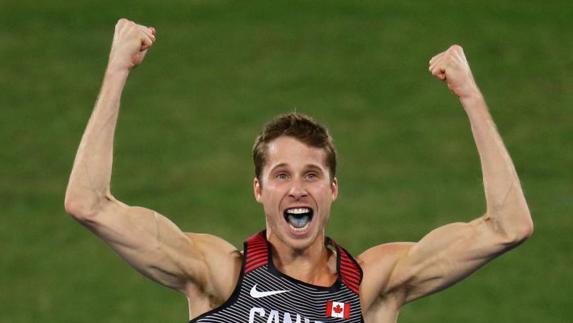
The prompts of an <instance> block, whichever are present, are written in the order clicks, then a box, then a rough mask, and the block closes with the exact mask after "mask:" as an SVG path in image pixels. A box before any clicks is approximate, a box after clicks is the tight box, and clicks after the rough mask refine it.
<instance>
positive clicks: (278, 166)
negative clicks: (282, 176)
mask: <svg viewBox="0 0 573 323" xmlns="http://www.w3.org/2000/svg"><path fill="white" fill-rule="evenodd" d="M281 167H288V164H287V163H280V164H278V165H276V166H275V167H273V168H272V169H271V170H270V173H272V172H274V171H275V170H276V169H277V168H281ZM304 168H305V170H306V169H312V170H315V171H319V172H321V173H322V172H323V170H322V168H321V167H320V166H317V165H315V164H307V165H305V166H304Z"/></svg>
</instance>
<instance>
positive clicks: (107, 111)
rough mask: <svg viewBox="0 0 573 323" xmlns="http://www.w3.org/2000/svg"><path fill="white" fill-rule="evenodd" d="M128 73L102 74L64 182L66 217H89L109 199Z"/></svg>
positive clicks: (112, 72)
mask: <svg viewBox="0 0 573 323" xmlns="http://www.w3.org/2000/svg"><path fill="white" fill-rule="evenodd" d="M128 73H129V71H128V70H127V69H114V68H110V67H108V69H107V70H106V73H105V76H104V79H103V83H102V87H101V90H100V94H99V96H98V99H97V102H96V104H95V107H94V110H93V112H92V115H91V117H90V119H89V121H88V124H87V127H86V129H85V131H84V134H83V136H82V139H81V142H80V146H79V148H78V151H77V154H76V158H75V161H74V166H73V169H72V173H71V175H70V180H69V182H68V188H67V191H66V202H65V205H66V210H67V211H68V212H69V213H74V214H77V213H79V214H81V215H89V214H93V213H95V212H97V210H98V208H100V207H101V203H102V201H104V200H105V199H106V197H108V198H109V197H110V196H111V195H110V192H109V190H110V182H111V172H112V162H113V142H114V135H115V128H116V124H117V117H118V114H119V107H120V99H121V94H122V92H123V88H124V86H125V82H126V81H127V76H128ZM79 214H78V215H79Z"/></svg>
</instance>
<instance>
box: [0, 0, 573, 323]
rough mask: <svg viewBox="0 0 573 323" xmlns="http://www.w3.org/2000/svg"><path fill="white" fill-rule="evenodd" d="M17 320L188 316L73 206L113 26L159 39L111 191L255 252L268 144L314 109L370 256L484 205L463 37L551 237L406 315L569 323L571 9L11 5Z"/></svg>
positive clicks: (6, 216) (4, 59) (131, 93)
mask: <svg viewBox="0 0 573 323" xmlns="http://www.w3.org/2000/svg"><path fill="white" fill-rule="evenodd" d="M0 8H1V9H0V107H1V109H2V114H1V115H2V118H1V128H0V140H1V141H0V143H1V144H2V149H1V150H0V154H1V155H0V157H1V158H0V178H1V181H0V197H1V207H2V215H1V216H0V322H2V323H23V322H33V321H36V322H40V321H42V322H142V323H143V322H185V321H186V320H187V307H186V306H187V305H186V300H185V298H184V297H182V296H180V295H179V294H177V293H175V292H172V291H170V290H167V289H165V288H163V287H160V286H159V285H156V284H153V283H151V282H150V281H148V280H147V279H145V278H143V277H142V276H140V275H139V274H137V273H136V272H134V271H133V270H132V269H131V268H130V267H129V266H127V265H126V264H124V263H123V262H122V261H121V260H120V259H119V258H118V257H117V256H115V255H114V254H113V253H112V252H111V250H110V249H109V248H108V247H107V246H105V245H104V244H103V243H102V242H101V241H99V240H98V239H97V238H95V237H94V236H92V234H91V233H89V232H88V231H87V230H85V229H84V228H83V227H82V226H80V225H78V224H77V223H75V222H74V221H73V220H72V219H71V218H70V217H68V216H67V215H66V214H65V212H64V209H63V201H64V192H65V187H66V183H67V179H68V176H69V172H70V169H71V166H72V162H73V158H74V155H75V151H76V149H77V146H78V144H79V141H80V138H81V134H82V132H83V129H84V127H85V124H86V122H87V120H88V117H89V115H90V112H91V109H92V106H93V103H94V101H95V99H96V96H97V93H98V90H99V85H100V81H101V78H102V73H103V70H104V68H105V65H106V59H107V54H108V50H109V46H110V40H111V36H112V33H113V27H114V24H115V21H116V20H117V18H119V17H129V18H131V19H133V20H136V21H139V22H142V23H145V24H148V25H153V26H155V27H156V28H157V30H158V41H157V43H156V45H155V47H154V48H153V49H152V50H151V51H150V53H149V55H148V57H147V58H146V61H145V62H144V64H143V66H141V67H140V68H138V69H136V70H135V71H134V72H133V74H132V76H131V78H130V80H129V82H128V86H127V89H126V91H125V95H124V98H123V105H122V112H121V115H120V120H119V126H118V131H117V137H116V154H115V164H114V176H113V181H112V183H113V187H112V190H113V192H114V194H115V195H116V196H117V197H118V198H119V199H121V200H123V201H125V202H126V203H129V204H132V205H142V206H146V207H150V208H153V209H156V210H158V211H160V212H161V213H163V214H166V215H167V216H169V217H170V218H171V219H173V221H175V222H176V223H177V224H178V225H179V226H180V227H181V228H183V229H184V230H186V231H195V232H209V233H213V234H216V235H219V236H221V237H224V238H226V239H228V240H229V241H230V242H231V243H233V244H234V245H236V246H238V247H240V243H241V241H242V239H243V238H245V237H247V236H248V235H250V234H251V233H253V232H255V231H257V230H259V229H261V228H262V227H263V223H264V222H263V215H262V213H261V208H260V207H259V206H258V205H257V204H256V203H255V201H254V199H253V197H252V193H251V179H252V176H253V170H252V166H251V160H250V147H251V145H252V142H253V139H254V137H255V136H256V134H257V133H258V131H259V130H260V129H261V126H262V124H263V123H264V122H265V121H267V120H269V119H270V118H271V117H273V116H275V115H276V114H278V113H283V112H289V111H294V110H296V111H299V112H304V113H308V114H311V115H313V116H314V117H316V118H317V119H319V120H321V121H323V122H324V123H326V124H327V125H328V126H329V127H330V130H331V132H332V133H333V135H334V137H335V142H336V144H337V148H338V151H339V154H340V156H339V160H340V161H339V175H338V178H339V181H340V190H341V192H340V196H339V200H338V201H337V202H336V203H335V205H334V208H333V212H332V216H331V222H330V225H329V229H328V232H329V235H331V236H333V237H335V238H336V239H337V241H339V242H340V243H341V244H342V245H345V246H347V247H348V248H349V249H350V250H351V251H352V252H353V253H354V254H358V253H359V252H360V251H362V250H364V249H365V248H368V247H370V246H372V245H375V244H378V243H383V242H389V241H416V240H418V239H420V238H421V237H422V236H423V235H424V234H425V233H427V232H428V231H429V230H431V229H432V228H435V227H437V226H439V225H442V224H446V223H449V222H454V221H469V220H471V219H472V218H474V217H476V216H478V215H480V214H481V213H482V212H483V211H484V197H483V189H482V183H481V174H480V167H479V161H478V157H477V153H476V149H475V146H474V144H473V141H472V138H471V133H470V129H469V125H468V122H467V118H466V116H465V114H464V113H463V110H462V109H461V108H460V106H459V103H458V102H457V100H456V99H455V98H454V97H453V96H452V95H451V94H450V93H449V91H448V90H447V88H446V87H445V86H444V85H443V84H442V83H441V82H439V81H437V80H435V79H433V78H432V77H431V76H430V75H429V73H428V72H427V61H428V59H429V58H430V57H431V56H432V55H434V54H436V53H437V52H439V51H442V50H444V49H445V48H447V47H448V46H449V45H450V44H453V43H460V44H462V45H463V46H464V48H465V50H466V54H467V56H468V59H469V61H470V63H471V65H472V68H473V70H474V74H475V76H476V79H477V81H478V83H479V85H480V86H481V89H482V91H483V92H484V94H485V95H486V98H487V100H488V102H489V105H490V108H491V112H492V114H493V116H494V118H495V120H496V122H497V125H498V127H499V129H500V132H501V134H502V136H503V138H504V140H505V143H506V145H507V147H508V149H509V151H510V153H511V155H512V157H513V160H514V162H515V164H516V167H517V169H518V172H519V174H520V177H521V181H522V184H523V187H524V190H525V193H526V196H527V199H528V202H529V206H530V208H531V211H532V213H533V216H534V221H535V224H536V232H535V235H534V236H533V237H532V238H531V239H530V240H529V241H527V242H526V243H525V244H524V245H522V246H521V247H519V248H518V249H516V250H515V251H512V252H510V253H509V254H506V255H504V256H503V257H501V258H500V259H497V260H496V261H494V262H493V263H491V264H490V265H488V266H487V267H485V268H483V269H482V270H480V271H479V272H478V273H476V274H474V275H473V276H472V277H471V278H470V279H468V280H466V281H464V282H462V283H460V284H459V285H456V286H455V287H453V288H451V289H448V290H447V291H444V292H441V293H439V294H436V295H434V296H432V297H429V298H426V299H423V300H420V301H417V302H414V303H412V304H410V305H407V306H406V307H404V308H403V310H402V312H401V316H400V319H399V321H400V322H402V323H408V322H465V323H470V322H535V323H538V322H548V323H557V322H571V317H573V301H572V296H573V295H572V292H571V291H572V288H571V287H570V286H571V285H570V284H571V280H572V279H573V275H572V274H571V273H572V269H571V265H572V243H571V237H570V236H571V232H573V221H572V219H571V214H572V210H573V207H572V193H573V172H572V166H573V149H572V145H571V140H572V139H573V130H572V124H573V113H572V110H571V109H572V107H573V20H572V17H573V5H572V4H571V2H570V1H557V0H556V1H543V2H541V1H528V0H526V1H508V0H502V1H493V0H488V1H480V2H477V1H445V0H436V1H282V0H281V1H228V0H220V1H216V0H213V1H198V0H195V1H193V0H185V1H183V0H178V1H166V2H160V1H147V0H144V1H109V0H103V1H97V2H96V1H86V0H80V1H64V0H53V1H44V2H41V1H31V0H20V1H10V2H8V1H6V0H1V1H0Z"/></svg>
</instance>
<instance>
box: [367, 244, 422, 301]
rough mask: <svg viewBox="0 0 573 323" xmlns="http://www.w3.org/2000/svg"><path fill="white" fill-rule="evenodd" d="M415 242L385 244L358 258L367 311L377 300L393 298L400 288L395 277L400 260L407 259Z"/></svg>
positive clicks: (369, 250) (370, 249)
mask: <svg viewBox="0 0 573 323" xmlns="http://www.w3.org/2000/svg"><path fill="white" fill-rule="evenodd" d="M413 246H415V243H413V242H392V243H384V244H380V245H377V246H374V247H372V248H369V249H367V250H366V251H364V252H362V253H361V254H360V255H358V256H357V257H356V261H358V263H359V264H360V267H361V268H362V272H363V278H362V284H361V285H360V298H361V303H362V305H363V309H364V310H367V309H368V308H369V307H370V306H371V305H372V304H373V303H374V302H375V301H376V300H378V299H380V298H385V297H389V296H391V294H393V293H394V292H396V290H395V289H396V287H397V286H399V285H400V284H398V283H397V282H396V281H395V280H394V277H397V276H399V275H396V271H397V270H398V267H397V265H398V263H399V261H400V259H403V258H404V257H406V255H407V254H408V253H409V251H410V249H411V248H412V247H413Z"/></svg>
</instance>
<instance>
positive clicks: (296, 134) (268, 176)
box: [253, 113, 338, 249]
mask: <svg viewBox="0 0 573 323" xmlns="http://www.w3.org/2000/svg"><path fill="white" fill-rule="evenodd" d="M253 161H254V163H255V178H254V181H253V189H254V193H255V198H256V200H257V202H259V203H261V204H262V205H263V208H264V212H265V217H266V221H267V234H268V235H269V236H270V237H271V238H273V239H275V238H276V239H278V240H279V241H280V242H282V243H283V244H285V245H287V246H289V247H291V248H294V249H305V248H307V247H308V246H310V245H311V244H312V243H313V242H315V241H316V239H317V238H318V237H322V236H324V228H325V226H326V223H327V221H328V217H329V214H330V206H331V204H332V202H333V201H334V200H335V199H336V197H337V194H338V183H337V179H336V151H335V148H334V145H333V143H332V137H331V136H330V135H329V134H328V130H327V129H326V128H325V127H324V126H322V125H320V124H318V123H317V122H315V121H314V120H312V119H311V118H310V117H308V116H305V115H302V114H298V113H290V114H286V115H282V116H279V117H277V118H275V119H274V120H272V121H271V122H269V123H268V124H267V125H266V126H265V127H264V129H263V131H262V133H261V134H260V135H259V136H258V137H257V139H256V141H255V145H254V146H253ZM320 243H322V241H320Z"/></svg>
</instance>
